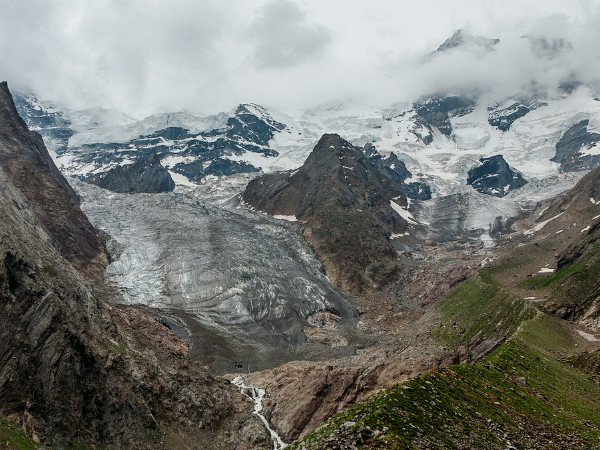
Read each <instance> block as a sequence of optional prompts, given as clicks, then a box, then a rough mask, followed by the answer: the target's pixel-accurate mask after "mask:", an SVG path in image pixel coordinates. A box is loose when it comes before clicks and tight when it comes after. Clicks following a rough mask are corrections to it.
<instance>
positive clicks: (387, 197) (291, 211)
mask: <svg viewBox="0 0 600 450" xmlns="http://www.w3.org/2000/svg"><path fill="white" fill-rule="evenodd" d="M243 199H244V201H245V202H246V203H248V204H249V205H251V206H253V207H255V208H257V209H259V210H261V211H265V212H268V213H269V214H272V215H282V216H288V217H292V218H293V219H294V220H299V221H301V222H304V235H305V237H306V239H307V240H308V242H309V243H310V244H311V245H312V246H313V247H314V249H315V252H316V254H317V256H318V257H319V259H320V260H321V261H322V262H323V264H324V265H325V270H326V271H327V274H328V276H329V277H330V278H331V279H332V280H333V281H334V282H335V283H336V284H337V285H338V286H339V287H341V288H342V289H343V290H344V291H346V292H350V293H353V294H361V293H363V292H364V291H369V290H372V289H383V288H385V287H386V286H389V285H390V283H392V282H393V281H395V279H396V278H397V276H398V274H399V267H398V265H397V263H396V251H395V250H394V248H393V247H392V246H391V244H390V242H389V239H390V235H392V234H403V233H404V232H405V231H406V228H407V224H408V222H407V219H408V220H411V219H409V216H410V214H409V213H408V211H406V209H403V208H406V205H407V202H406V197H404V195H403V194H402V190H401V188H400V186H399V185H398V184H397V183H395V182H394V181H392V180H391V179H390V178H388V177H386V176H384V175H382V174H381V172H379V170H377V168H376V167H375V166H374V165H372V164H371V162H370V161H369V160H368V159H367V158H366V156H365V155H364V153H363V152H362V151H361V150H360V149H359V148H357V147H354V146H352V145H351V144H350V143H349V142H347V141H344V140H343V139H342V138H340V137H339V136H338V135H327V134H326V135H323V137H322V138H321V139H320V140H319V142H318V143H317V145H316V146H315V148H314V150H313V152H312V153H311V154H310V156H309V157H308V158H307V159H306V162H305V163H304V165H303V166H302V167H301V168H300V169H298V170H295V171H290V172H283V173H277V174H269V175H265V176H262V177H259V178H256V179H254V180H252V181H251V182H250V183H249V184H248V186H247V188H246V190H245V192H244V195H243Z"/></svg>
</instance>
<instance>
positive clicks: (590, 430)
mask: <svg viewBox="0 0 600 450" xmlns="http://www.w3.org/2000/svg"><path fill="white" fill-rule="evenodd" d="M494 272H495V269H494V268H488V269H482V271H480V273H479V274H478V275H476V276H475V277H473V278H471V279H469V280H467V281H466V282H465V283H463V284H461V285H460V286H459V287H457V288H456V289H455V290H454V291H453V292H452V293H451V294H449V295H448V296H447V297H446V298H445V299H444V300H442V301H441V302H440V304H439V309H440V311H441V313H442V317H443V324H442V325H441V326H440V327H439V328H438V329H437V337H438V339H440V340H441V341H442V342H443V343H444V344H446V345H450V346H457V345H468V343H469V342H470V341H471V340H472V339H473V337H474V336H476V335H477V334H480V335H483V337H491V336H500V335H502V334H506V335H510V334H512V333H514V334H512V337H510V338H509V339H508V340H507V341H506V342H504V343H503V344H502V345H501V346H500V347H498V348H497V349H496V350H495V351H494V352H492V353H491V354H490V355H488V356H487V357H486V358H485V359H483V360H482V361H481V362H479V363H478V364H475V365H455V366H450V367H448V368H446V369H442V370H439V371H433V372H429V373H426V374H424V375H422V376H420V377H418V378H416V379H414V380H412V381H410V382H408V383H406V384H402V385H398V386H396V387H395V388H393V389H391V390H389V391H385V392H383V393H381V394H378V395H376V396H374V397H372V398H370V399H369V400H367V401H365V402H363V403H359V404H357V405H354V406H352V407H350V408H348V409H347V410H345V411H344V412H342V413H341V414H339V415H338V416H336V417H334V418H333V419H332V420H330V421H328V422H326V423H325V424H323V425H322V426H321V427H320V428H319V429H317V430H316V431H315V432H314V433H312V434H310V435H308V436H307V437H306V438H305V440H304V441H303V442H302V443H301V444H299V443H296V444H295V447H298V446H301V447H307V448H327V447H328V446H330V445H329V444H328V443H327V439H331V436H332V435H333V436H334V437H335V436H337V437H340V436H343V435H345V436H346V438H345V439H351V440H352V439H354V438H349V437H348V436H352V435H353V433H354V434H355V435H356V436H358V435H360V434H361V433H360V430H362V437H361V438H356V439H354V442H355V443H356V444H357V446H358V447H363V448H394V449H412V448H422V449H461V448H464V449H467V448H477V449H506V448H510V447H509V445H514V446H515V447H516V448H527V449H536V448H543V449H579V448H580V449H590V448H600V415H599V414H598V411H599V410H600V388H599V387H598V386H597V384H596V383H595V382H594V380H593V378H594V376H593V375H591V374H586V373H584V372H583V371H581V370H579V369H577V368H576V367H574V364H572V363H571V364H569V363H568V362H567V359H568V358H571V359H573V358H574V359H575V360H577V358H580V357H578V356H576V352H574V349H577V348H578V347H577V345H578V344H583V341H582V340H581V338H580V337H579V336H578V335H577V334H575V333H573V332H572V331H571V330H570V329H569V328H568V327H566V326H565V325H564V324H563V323H562V322H561V321H559V320H557V319H555V318H553V317H551V316H548V315H545V314H543V313H539V312H537V311H536V310H535V309H533V308H532V307H528V306H526V305H525V304H524V302H522V301H520V300H518V299H516V298H515V297H513V296H512V295H511V294H510V293H508V292H507V291H505V290H504V289H503V288H502V287H501V286H500V285H499V284H498V283H497V281H496V280H495V278H494ZM587 359H589V358H587ZM587 359H586V361H587ZM580 365H581V364H580ZM588 366H589V364H588ZM593 367H596V366H593ZM348 422H350V423H348ZM344 423H346V428H344ZM349 425H350V426H351V429H348V426H349ZM367 426H368V427H369V428H370V429H371V430H373V431H374V432H375V433H374V434H371V433H370V432H366V433H365V432H364V430H365V427H367ZM352 430H354V432H353V431H352ZM375 435H377V436H376V437H375Z"/></svg>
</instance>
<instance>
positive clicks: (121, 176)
mask: <svg viewBox="0 0 600 450" xmlns="http://www.w3.org/2000/svg"><path fill="white" fill-rule="evenodd" d="M86 181H87V182H88V183H92V184H95V185H96V186H99V187H101V188H103V189H108V190H109V191H113V192H119V193H127V194H135V193H138V194H139V193H150V194H152V193H159V192H172V191H173V190H174V189H175V182H174V181H173V179H172V178H171V175H170V174H169V171H168V170H167V169H165V168H164V167H163V166H161V164H160V159H159V158H158V156H157V155H156V154H152V155H150V158H148V159H140V160H138V161H136V162H134V163H133V164H128V165H125V166H117V167H114V168H112V169H111V170H109V171H108V172H106V173H103V174H100V175H96V176H93V177H90V178H88V179H87V180H86Z"/></svg>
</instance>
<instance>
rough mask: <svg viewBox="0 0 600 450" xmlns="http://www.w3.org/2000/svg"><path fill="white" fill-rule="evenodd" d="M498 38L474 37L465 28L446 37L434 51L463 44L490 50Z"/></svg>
mask: <svg viewBox="0 0 600 450" xmlns="http://www.w3.org/2000/svg"><path fill="white" fill-rule="evenodd" d="M498 42H500V39H491V38H486V37H474V36H471V35H469V34H468V33H467V32H465V30H463V29H460V30H457V31H456V32H455V33H454V34H453V35H452V36H450V37H449V38H448V39H446V40H445V41H444V42H443V43H442V44H441V45H440V46H439V47H438V48H437V50H436V52H445V51H448V50H450V49H453V48H457V47H462V46H464V45H476V46H478V47H481V48H484V49H486V50H491V49H493V48H494V46H495V45H496V44H498Z"/></svg>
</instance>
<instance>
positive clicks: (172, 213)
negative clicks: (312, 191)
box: [73, 177, 363, 373]
mask: <svg viewBox="0 0 600 450" xmlns="http://www.w3.org/2000/svg"><path fill="white" fill-rule="evenodd" d="M245 181H246V180H245V179H244V178H242V177H240V178H239V179H237V180H236V179H233V181H232V180H231V179H230V180H228V181H227V182H225V184H223V183H221V182H220V181H219V180H216V181H214V180H213V184H212V185H210V186H200V187H198V188H192V187H189V188H184V189H180V188H178V190H176V192H174V193H167V194H116V193H113V192H110V191H107V190H104V189H101V188H98V187H96V186H93V185H89V184H87V183H84V182H81V181H77V180H73V185H74V187H75V188H76V190H77V192H78V193H79V195H80V196H81V198H82V209H83V210H84V212H85V213H86V214H87V215H88V217H89V218H90V220H91V221H92V223H93V224H94V225H95V226H96V227H97V228H98V229H100V230H103V231H105V232H106V233H108V234H109V235H110V237H111V238H110V240H109V242H108V247H109V249H110V250H111V253H112V257H113V261H112V263H111V264H110V265H109V266H108V268H107V269H106V272H105V278H106V280H107V282H108V283H109V284H110V285H112V286H113V287H115V288H117V289H118V290H119V291H120V292H121V294H122V301H123V302H125V303H127V304H132V305H135V304H139V305H144V307H147V308H150V309H151V310H152V312H153V315H154V316H155V317H160V320H161V322H163V323H164V324H166V325H167V326H169V327H171V329H172V330H173V331H175V332H176V333H177V334H179V335H180V336H182V337H184V338H185V339H186V340H187V341H188V342H189V345H190V355H191V356H192V357H194V358H196V359H198V360H200V361H201V362H203V363H204V364H206V365H208V366H210V367H211V368H212V369H213V370H214V371H215V372H218V373H225V372H230V373H231V372H233V371H252V370H260V369H265V368H270V367H274V366H275V365H278V364H281V363H283V362H286V361H289V360H293V359H299V358H302V359H321V358H331V357H341V356H347V355H350V354H354V352H355V349H356V346H361V341H363V337H362V336H361V334H362V333H361V332H359V331H358V330H357V329H356V327H355V324H356V320H357V319H356V316H357V314H356V309H355V307H354V305H353V303H352V302H351V300H349V299H348V298H347V297H346V296H345V295H344V294H343V293H342V292H341V291H339V290H338V289H337V288H335V286H333V284H332V283H331V282H330V281H329V279H328V278H327V277H326V276H325V274H324V273H323V269H322V266H321V264H320V262H319V261H318V260H317V259H316V258H315V256H314V254H313V253H312V252H311V250H310V248H309V247H308V246H307V244H306V242H305V241H304V240H303V238H302V236H301V233H300V231H299V230H300V228H299V225H298V224H297V223H293V222H288V221H285V220H279V219H275V218H273V217H270V216H267V215H265V214H262V213H258V212H255V211H252V210H250V209H249V208H248V207H246V206H245V205H243V204H242V203H241V202H240V196H239V193H240V192H241V191H242V189H243V187H244V186H245ZM219 183H221V184H219ZM324 312H327V313H331V314H333V315H334V316H336V317H338V318H339V320H338V322H337V328H336V329H335V330H326V333H325V334H326V335H331V339H322V338H321V339H320V340H317V341H314V340H311V339H310V338H307V333H306V329H307V328H308V327H318V326H319V320H310V319H311V317H315V315H318V314H324ZM317 334H319V333H317ZM311 335H315V333H312V334H311ZM322 335H323V333H320V334H319V336H322ZM336 335H340V336H341V335H344V336H345V337H344V339H343V340H342V344H340V339H336ZM346 343H347V345H343V344H346Z"/></svg>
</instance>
